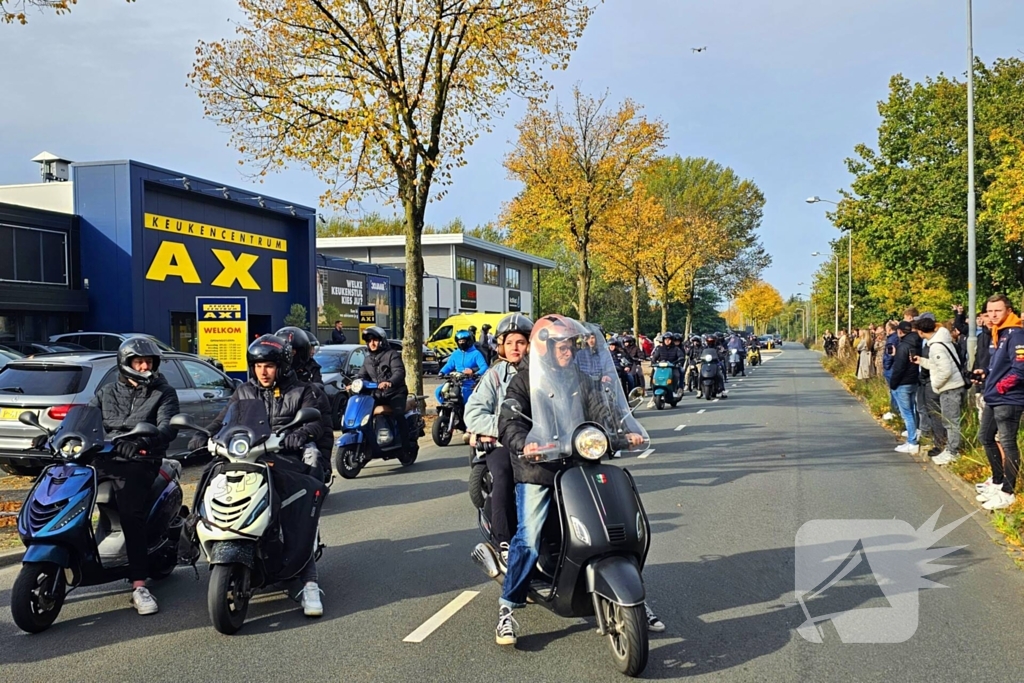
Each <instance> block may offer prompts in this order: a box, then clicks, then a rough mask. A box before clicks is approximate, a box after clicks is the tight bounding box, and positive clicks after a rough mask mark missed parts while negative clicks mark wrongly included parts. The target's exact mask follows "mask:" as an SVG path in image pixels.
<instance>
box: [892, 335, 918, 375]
mask: <svg viewBox="0 0 1024 683" xmlns="http://www.w3.org/2000/svg"><path fill="white" fill-rule="evenodd" d="M920 355H921V337H920V335H918V334H917V332H907V333H906V334H905V335H903V337H902V338H901V339H900V343H899V344H898V345H897V346H896V355H895V356H894V357H893V361H892V371H891V373H890V376H889V388H890V389H896V388H897V387H900V386H904V385H909V384H912V385H914V386H915V387H916V386H917V384H918V378H919V377H920V376H921V373H920V370H919V368H918V367H917V366H916V365H914V363H913V362H912V361H911V360H910V358H911V356H920Z"/></svg>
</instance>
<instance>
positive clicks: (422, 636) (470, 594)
mask: <svg viewBox="0 0 1024 683" xmlns="http://www.w3.org/2000/svg"><path fill="white" fill-rule="evenodd" d="M478 595H480V591H462V593H461V594H460V595H459V596H458V597H457V598H455V599H454V600H452V601H451V602H449V603H448V604H447V605H445V606H444V607H442V608H441V611H440V612H438V613H437V614H435V615H434V616H432V617H430V618H429V619H427V620H426V621H425V622H423V625H422V626H420V627H419V628H418V629H416V630H415V631H413V632H412V633H410V634H409V635H407V636H406V637H405V638H404V639H402V642H403V643H422V642H423V641H424V640H426V639H427V636H429V635H430V634H431V633H433V632H434V631H436V630H437V629H438V628H439V627H440V626H441V624H443V623H444V622H446V621H448V620H449V619H451V618H452V616H454V614H455V613H456V612H458V611H459V610H460V609H462V608H463V607H465V606H466V605H468V604H469V601H470V600H472V599H473V598H475V597H476V596H478Z"/></svg>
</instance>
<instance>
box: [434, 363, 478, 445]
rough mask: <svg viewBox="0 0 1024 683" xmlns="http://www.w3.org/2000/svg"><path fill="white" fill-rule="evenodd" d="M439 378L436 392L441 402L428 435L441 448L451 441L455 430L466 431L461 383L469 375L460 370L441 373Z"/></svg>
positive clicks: (464, 403) (465, 380) (464, 404)
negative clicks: (439, 383)
mask: <svg viewBox="0 0 1024 683" xmlns="http://www.w3.org/2000/svg"><path fill="white" fill-rule="evenodd" d="M441 379H443V380H444V384H442V385H441V388H440V391H439V392H438V393H439V394H440V397H441V403H440V405H438V406H437V419H436V420H434V426H433V427H431V429H430V436H431V438H432V439H433V440H434V443H435V444H437V445H438V446H441V447H442V448H443V447H444V446H447V445H448V444H450V443H451V442H452V435H453V434H455V430H457V429H458V430H460V431H463V432H464V431H466V424H465V422H463V411H464V410H465V407H466V401H465V395H464V393H463V385H464V384H465V383H466V382H467V381H468V380H469V376H468V375H464V374H462V373H461V372H452V373H449V374H447V375H442V376H441Z"/></svg>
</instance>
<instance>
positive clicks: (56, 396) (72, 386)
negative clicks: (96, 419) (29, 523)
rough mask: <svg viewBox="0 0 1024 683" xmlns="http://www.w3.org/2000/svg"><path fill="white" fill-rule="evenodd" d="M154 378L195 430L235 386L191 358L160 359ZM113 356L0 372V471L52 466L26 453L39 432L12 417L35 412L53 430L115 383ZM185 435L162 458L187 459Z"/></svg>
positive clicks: (10, 366) (84, 355)
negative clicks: (160, 380) (175, 400)
mask: <svg viewBox="0 0 1024 683" xmlns="http://www.w3.org/2000/svg"><path fill="white" fill-rule="evenodd" d="M160 373H161V374H162V375H163V376H164V377H165V378H166V379H167V382H168V383H169V384H170V385H171V386H172V387H174V389H175V390H176V391H177V393H178V402H179V403H180V404H181V412H183V413H187V414H189V415H192V417H193V418H194V419H195V420H196V422H198V423H199V424H205V423H207V422H209V421H211V420H212V419H213V418H214V417H215V416H216V415H217V413H219V412H220V411H221V410H222V409H223V408H224V407H225V406H226V405H227V402H228V399H229V398H230V397H231V394H232V393H234V390H235V386H236V385H237V381H236V380H233V379H231V378H230V377H228V376H227V375H225V374H224V373H223V372H221V371H220V370H218V369H216V368H215V367H213V366H212V365H210V364H209V363H205V362H203V361H201V360H199V359H198V358H196V357H195V356H192V355H189V354H181V353H165V354H163V360H162V361H161V363H160ZM117 377H118V374H117V356H116V354H112V353H102V352H96V351H75V352H70V353H55V354H48V355H45V356H39V357H37V358H25V359H20V360H14V361H11V362H9V363H7V364H6V365H4V366H3V367H2V368H0V469H2V470H4V471H5V472H7V473H9V474H18V475H36V474H38V473H39V472H40V470H41V469H42V468H43V467H44V466H46V465H48V464H50V463H51V462H52V458H51V457H50V456H49V454H47V453H45V452H41V451H35V450H32V440H33V439H34V438H35V437H37V436H39V432H38V431H37V430H35V429H33V428H32V427H29V426H27V425H23V424H21V423H20V422H19V421H18V416H19V415H21V413H23V412H25V411H26V410H30V411H32V412H35V413H36V415H37V416H38V417H39V422H40V424H42V425H43V426H44V427H47V428H48V429H54V428H56V427H57V425H58V424H60V421H61V420H63V419H64V416H65V415H67V412H68V411H69V410H70V409H71V408H72V407H73V406H76V405H84V404H87V403H88V402H89V399H91V398H92V397H93V396H94V395H95V393H96V390H97V389H98V388H99V387H101V386H103V385H104V384H107V383H108V382H114V381H117ZM190 436H191V434H189V433H187V432H182V433H180V434H179V435H178V438H177V439H176V440H175V441H174V442H173V443H172V444H171V446H170V448H169V449H168V457H171V458H178V459H184V458H185V456H187V455H188V453H189V451H188V440H189V437H190Z"/></svg>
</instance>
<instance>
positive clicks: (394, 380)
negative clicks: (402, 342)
mask: <svg viewBox="0 0 1024 683" xmlns="http://www.w3.org/2000/svg"><path fill="white" fill-rule="evenodd" d="M356 379H361V380H363V381H367V382H377V383H380V382H391V386H390V387H389V388H388V389H387V390H386V391H380V390H378V391H375V392H374V395H375V396H379V397H382V398H384V399H390V398H392V397H394V396H404V395H406V394H408V393H409V389H408V388H407V387H406V385H405V364H404V363H403V362H402V354H400V353H399V352H398V351H396V350H394V349H393V348H391V346H390V345H389V344H388V343H387V342H386V341H385V342H383V343H382V344H381V345H380V346H379V347H377V351H376V352H374V351H370V352H369V353H368V354H366V360H365V361H363V367H362V368H360V370H359V374H358V375H356Z"/></svg>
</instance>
